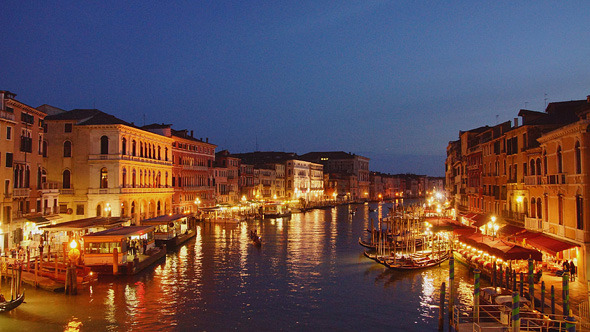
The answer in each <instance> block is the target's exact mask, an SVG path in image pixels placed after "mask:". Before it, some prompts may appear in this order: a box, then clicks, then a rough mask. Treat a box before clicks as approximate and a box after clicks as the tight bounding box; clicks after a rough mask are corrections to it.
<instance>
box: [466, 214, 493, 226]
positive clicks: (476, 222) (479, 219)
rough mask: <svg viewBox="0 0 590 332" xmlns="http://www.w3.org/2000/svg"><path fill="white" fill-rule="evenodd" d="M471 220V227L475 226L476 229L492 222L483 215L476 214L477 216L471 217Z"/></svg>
mask: <svg viewBox="0 0 590 332" xmlns="http://www.w3.org/2000/svg"><path fill="white" fill-rule="evenodd" d="M470 219H471V221H472V222H473V223H472V224H471V226H474V227H481V226H483V225H485V224H487V223H488V222H490V220H488V219H487V218H486V216H485V215H483V214H476V215H475V216H473V217H471V218H470Z"/></svg>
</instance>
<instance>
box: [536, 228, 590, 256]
mask: <svg viewBox="0 0 590 332" xmlns="http://www.w3.org/2000/svg"><path fill="white" fill-rule="evenodd" d="M526 243H527V244H528V245H530V246H531V247H534V248H537V249H539V250H541V251H545V252H547V253H549V254H551V255H553V256H555V255H557V253H558V252H561V251H564V250H567V249H571V248H574V247H579V246H580V245H578V244H575V243H571V242H567V241H563V240H558V239H556V238H553V237H550V236H547V235H545V234H541V233H539V235H538V236H535V237H532V238H527V239H526Z"/></svg>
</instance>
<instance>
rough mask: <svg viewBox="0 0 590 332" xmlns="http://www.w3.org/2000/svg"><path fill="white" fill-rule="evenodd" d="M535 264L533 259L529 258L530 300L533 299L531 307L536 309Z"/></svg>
mask: <svg viewBox="0 0 590 332" xmlns="http://www.w3.org/2000/svg"><path fill="white" fill-rule="evenodd" d="M534 273H535V266H534V265H533V259H532V258H529V300H530V301H531V309H532V310H535V275H534Z"/></svg>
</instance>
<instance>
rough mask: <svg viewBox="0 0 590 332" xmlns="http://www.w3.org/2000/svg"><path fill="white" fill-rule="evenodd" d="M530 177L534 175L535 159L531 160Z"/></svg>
mask: <svg viewBox="0 0 590 332" xmlns="http://www.w3.org/2000/svg"><path fill="white" fill-rule="evenodd" d="M531 175H535V159H531Z"/></svg>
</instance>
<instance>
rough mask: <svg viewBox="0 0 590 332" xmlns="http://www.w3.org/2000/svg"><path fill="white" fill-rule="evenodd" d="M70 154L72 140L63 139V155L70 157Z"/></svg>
mask: <svg viewBox="0 0 590 332" xmlns="http://www.w3.org/2000/svg"><path fill="white" fill-rule="evenodd" d="M71 156H72V142H70V141H65V142H64V157H71Z"/></svg>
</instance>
